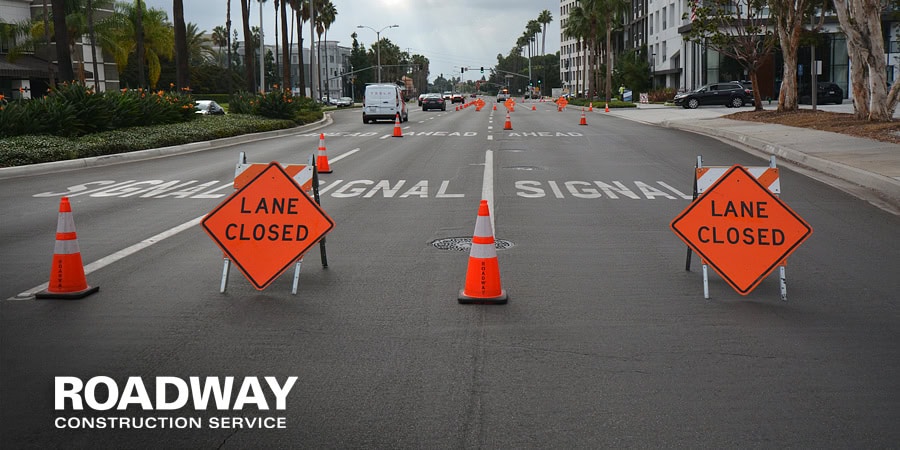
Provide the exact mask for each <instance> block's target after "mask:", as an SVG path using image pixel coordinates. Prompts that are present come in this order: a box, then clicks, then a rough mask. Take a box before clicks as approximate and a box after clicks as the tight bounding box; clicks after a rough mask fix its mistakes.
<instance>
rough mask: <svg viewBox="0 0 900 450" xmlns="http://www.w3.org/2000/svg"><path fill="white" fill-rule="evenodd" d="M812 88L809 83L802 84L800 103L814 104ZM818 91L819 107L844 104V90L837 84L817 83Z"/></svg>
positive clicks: (817, 102) (817, 100)
mask: <svg viewBox="0 0 900 450" xmlns="http://www.w3.org/2000/svg"><path fill="white" fill-rule="evenodd" d="M811 88H812V86H810V84H809V83H804V84H801V85H800V86H799V87H798V95H799V96H800V103H803V104H811V103H812V95H810V91H811V90H812V89H811ZM816 91H818V94H817V95H816V104H817V105H824V104H826V103H834V104H837V105H840V104H841V103H843V102H844V90H843V89H841V87H840V86H838V85H837V84H835V83H832V82H830V81H819V82H816Z"/></svg>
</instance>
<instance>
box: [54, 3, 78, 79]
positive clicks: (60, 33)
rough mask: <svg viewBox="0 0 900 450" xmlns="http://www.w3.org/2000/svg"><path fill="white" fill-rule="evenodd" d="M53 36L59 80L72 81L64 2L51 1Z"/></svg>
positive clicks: (73, 73) (73, 76)
mask: <svg viewBox="0 0 900 450" xmlns="http://www.w3.org/2000/svg"><path fill="white" fill-rule="evenodd" d="M50 6H51V7H52V8H53V34H54V37H55V38H56V60H57V61H59V62H58V65H59V79H60V80H61V81H72V80H74V79H75V72H74V71H73V70H72V54H71V53H69V35H68V34H67V33H66V0H52V1H51V2H50Z"/></svg>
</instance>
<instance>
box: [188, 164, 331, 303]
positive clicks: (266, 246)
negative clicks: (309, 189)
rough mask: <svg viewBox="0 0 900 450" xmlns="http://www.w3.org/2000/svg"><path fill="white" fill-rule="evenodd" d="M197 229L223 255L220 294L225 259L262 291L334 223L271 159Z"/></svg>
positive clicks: (224, 275)
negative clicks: (216, 246) (210, 240)
mask: <svg viewBox="0 0 900 450" xmlns="http://www.w3.org/2000/svg"><path fill="white" fill-rule="evenodd" d="M201 225H202V226H203V229H204V230H205V231H206V233H207V234H208V235H209V236H210V238H212V240H213V241H214V242H215V243H216V245H218V246H219V248H220V249H221V250H222V251H223V252H224V253H225V255H226V267H225V269H224V273H223V279H222V284H223V286H222V289H221V291H222V292H224V284H225V283H226V280H227V270H228V262H227V261H233V262H234V264H235V265H237V266H238V268H239V269H240V270H241V272H242V273H243V274H244V276H245V277H246V278H247V280H249V281H250V283H251V284H253V286H254V287H255V288H256V289H258V290H263V289H265V288H266V287H268V286H269V284H271V283H272V282H273V281H274V280H275V279H276V278H278V276H280V275H281V274H282V273H284V272H285V271H286V270H287V269H288V268H289V267H290V266H291V265H292V264H294V263H295V262H297V261H298V260H300V259H301V258H302V257H303V255H304V253H306V251H307V250H308V249H309V248H310V247H312V246H313V245H315V243H316V242H319V241H320V240H321V239H322V238H323V237H324V236H325V234H326V233H328V232H329V231H331V229H332V228H334V221H333V220H332V219H331V218H330V217H329V216H328V215H327V214H326V213H325V212H324V211H323V210H322V209H321V208H320V207H319V205H318V204H316V202H314V201H313V200H312V199H311V198H310V197H309V196H308V195H307V194H306V192H304V190H303V188H302V187H301V185H300V184H298V183H297V181H295V180H294V179H293V178H292V177H291V176H290V175H289V174H288V173H287V172H286V171H285V169H284V168H283V167H281V165H279V164H278V163H277V162H274V161H273V162H271V163H269V165H268V166H266V167H265V168H264V169H263V170H262V171H261V172H259V173H258V174H257V175H256V176H255V177H254V178H253V179H251V180H250V181H249V182H247V183H246V184H244V185H243V186H242V187H241V188H240V189H238V190H237V191H235V192H234V193H233V194H232V195H231V196H229V197H228V198H226V199H225V200H224V201H223V202H222V203H221V204H219V205H218V206H217V207H216V208H215V209H213V210H212V211H211V212H210V213H209V214H207V215H206V217H204V218H203V220H202V221H201ZM294 293H296V285H295V292H294Z"/></svg>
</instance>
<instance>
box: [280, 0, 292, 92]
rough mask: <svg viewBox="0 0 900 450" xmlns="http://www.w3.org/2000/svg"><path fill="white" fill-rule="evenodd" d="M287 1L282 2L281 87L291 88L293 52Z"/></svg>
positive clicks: (282, 0)
mask: <svg viewBox="0 0 900 450" xmlns="http://www.w3.org/2000/svg"><path fill="white" fill-rule="evenodd" d="M285 3H287V0H281V48H282V52H281V53H282V55H281V87H282V89H290V88H291V50H290V46H289V45H288V28H287V21H288V17H287V5H286V4H285Z"/></svg>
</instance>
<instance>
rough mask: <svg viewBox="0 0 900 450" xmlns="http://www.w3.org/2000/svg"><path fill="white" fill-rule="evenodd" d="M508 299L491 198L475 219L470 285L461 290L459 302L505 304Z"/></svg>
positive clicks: (468, 273) (479, 207)
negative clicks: (490, 202)
mask: <svg viewBox="0 0 900 450" xmlns="http://www.w3.org/2000/svg"><path fill="white" fill-rule="evenodd" d="M508 299H509V297H508V296H507V295H506V290H504V289H503V288H502V287H500V264H499V262H498V261H497V249H496V248H495V247H494V230H493V229H492V228H491V213H490V210H488V203H487V200H482V201H481V204H480V205H479V206H478V218H477V219H476V220H475V235H474V236H473V237H472V249H471V250H470V251H469V266H468V268H467V269H466V287H465V288H464V289H463V290H461V291H459V302H460V303H491V304H505V303H506V302H507V300H508Z"/></svg>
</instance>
